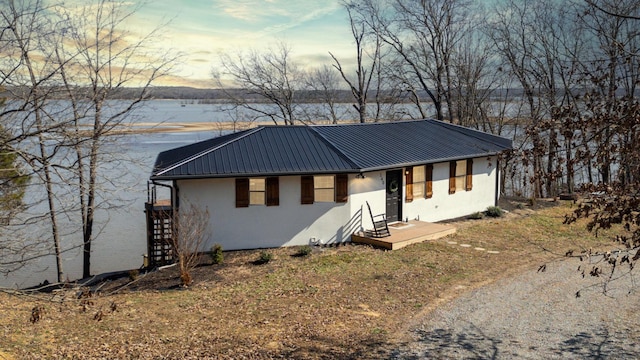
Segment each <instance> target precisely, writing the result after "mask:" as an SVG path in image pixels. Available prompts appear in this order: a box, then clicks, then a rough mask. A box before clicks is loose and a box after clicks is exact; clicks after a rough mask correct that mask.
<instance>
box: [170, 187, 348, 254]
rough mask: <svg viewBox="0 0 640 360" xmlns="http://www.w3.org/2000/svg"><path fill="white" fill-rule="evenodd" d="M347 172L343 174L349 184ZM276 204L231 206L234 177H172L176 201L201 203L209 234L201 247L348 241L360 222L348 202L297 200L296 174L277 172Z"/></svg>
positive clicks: (248, 246)
mask: <svg viewBox="0 0 640 360" xmlns="http://www.w3.org/2000/svg"><path fill="white" fill-rule="evenodd" d="M352 179H353V175H350V176H349V182H350V184H351V182H352ZM279 185H280V191H279V193H280V205H278V206H265V205H251V206H249V207H245V208H236V207H235V179H203V180H180V181H178V188H179V196H180V201H181V204H185V202H188V203H190V204H193V205H194V206H197V207H199V208H207V209H208V211H209V214H210V220H209V231H208V233H209V234H210V237H209V239H208V241H207V243H206V244H204V245H203V250H208V249H210V248H211V246H212V245H213V244H216V243H218V244H221V245H222V248H223V249H224V250H240V249H254V248H269V247H280V246H294V245H307V244H309V243H310V241H311V239H315V240H316V241H319V242H321V243H323V244H328V243H335V242H344V241H349V240H350V238H351V234H352V233H353V232H354V231H356V230H358V229H359V228H360V227H361V224H360V213H359V212H358V213H355V214H352V212H351V206H350V202H347V203H333V202H331V203H320V202H316V203H314V204H308V205H302V204H301V203H300V195H301V194H300V176H285V177H280V178H279Z"/></svg>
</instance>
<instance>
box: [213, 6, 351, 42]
mask: <svg viewBox="0 0 640 360" xmlns="http://www.w3.org/2000/svg"><path fill="white" fill-rule="evenodd" d="M340 7H341V5H340V3H339V2H338V0H324V1H318V0H297V1H291V0H270V1H264V0H248V1H238V0H217V1H215V2H214V8H215V9H216V10H218V11H220V12H221V13H223V14H225V15H227V16H229V17H231V18H233V19H236V20H239V21H240V23H244V25H247V24H249V28H254V29H256V31H255V32H254V33H253V34H252V37H262V36H265V35H272V34H275V33H279V32H282V31H285V30H287V29H290V28H293V27H296V26H299V25H302V24H304V23H306V22H308V21H312V20H315V19H317V18H320V17H322V16H324V15H327V14H330V13H332V12H334V11H336V10H337V9H339V8H340Z"/></svg>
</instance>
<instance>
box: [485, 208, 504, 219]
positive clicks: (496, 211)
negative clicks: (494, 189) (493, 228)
mask: <svg viewBox="0 0 640 360" xmlns="http://www.w3.org/2000/svg"><path fill="white" fill-rule="evenodd" d="M484 213H485V214H486V215H487V216H489V217H494V218H497V217H501V216H502V215H503V214H504V211H502V209H500V207H499V206H489V207H488V208H487V211H485V212H484Z"/></svg>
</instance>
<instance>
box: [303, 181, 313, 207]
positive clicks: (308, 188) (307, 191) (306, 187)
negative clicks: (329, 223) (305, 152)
mask: <svg viewBox="0 0 640 360" xmlns="http://www.w3.org/2000/svg"><path fill="white" fill-rule="evenodd" d="M300 203H301V204H313V176H302V177H301V178H300Z"/></svg>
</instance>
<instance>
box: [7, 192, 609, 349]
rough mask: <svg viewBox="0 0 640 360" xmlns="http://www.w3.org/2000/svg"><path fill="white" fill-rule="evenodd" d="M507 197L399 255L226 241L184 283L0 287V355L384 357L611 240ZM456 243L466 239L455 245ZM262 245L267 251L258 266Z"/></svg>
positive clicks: (150, 278)
mask: <svg viewBox="0 0 640 360" xmlns="http://www.w3.org/2000/svg"><path fill="white" fill-rule="evenodd" d="M505 201H506V202H504V203H503V204H502V206H503V207H504V208H505V209H507V210H510V211H509V213H507V214H506V216H504V217H503V218H500V219H493V218H485V219H483V220H467V219H458V221H456V222H455V224H456V226H458V233H457V234H455V235H452V236H450V237H448V238H445V239H441V240H436V241H430V242H425V243H422V244H416V245H412V246H409V247H406V248H404V249H401V250H396V251H383V250H380V249H375V248H372V247H369V246H361V245H351V244H348V245H341V246H338V247H314V248H313V252H312V253H311V254H310V255H308V256H297V253H298V251H299V248H295V247H293V248H279V249H268V250H256V251H234V252H225V253H224V262H223V264H217V265H213V264H211V259H210V258H209V257H206V256H205V257H203V259H202V260H203V261H202V263H201V266H199V267H197V268H196V269H195V270H194V271H193V274H192V276H193V278H194V279H195V282H194V285H193V286H191V287H189V288H184V287H181V286H180V279H179V274H178V271H177V269H176V268H175V267H172V268H166V269H163V270H160V271H153V272H149V273H136V272H132V273H131V274H130V275H129V276H124V277H121V278H119V279H111V280H108V281H105V282H102V283H100V284H96V285H94V286H93V287H92V288H91V289H84V291H83V289H76V288H67V289H60V290H57V291H54V292H51V293H46V294H41V293H18V294H15V293H12V294H7V293H5V294H2V293H0V311H1V312H2V314H1V315H2V316H0V358H8V359H12V358H17V359H22V358H24V359H40V358H53V359H59V358H74V359H95V358H109V359H184V358H187V359H188V358H192V359H196V358H197V359H202V358H205V359H206V358H210V359H232V358H233V359H262V358H265V359H267V358H269V359H270V358H287V359H291V358H293V359H336V358H347V359H370V358H387V357H388V355H389V354H390V351H392V349H394V348H395V347H396V346H397V344H398V343H400V342H403V341H406V339H407V336H409V333H410V329H412V328H414V327H415V326H416V325H417V324H420V323H421V321H422V319H424V318H425V316H426V315H427V314H429V313H430V312H431V311H432V310H433V309H435V308H437V307H438V306H439V305H441V304H443V303H447V302H448V301H450V300H451V299H454V298H456V297H457V296H459V295H460V294H464V293H466V292H468V291H470V290H472V289H475V288H478V287H480V286H483V285H485V284H489V283H492V282H494V281H496V280H497V279H500V278H503V277H505V276H508V275H512V274H515V273H518V272H520V271H523V270H524V269H531V268H534V267H537V266H539V265H540V264H541V263H544V262H547V261H553V259H557V258H560V257H562V254H565V252H566V251H567V250H568V249H571V250H574V251H581V250H583V249H588V248H596V247H599V246H602V244H610V242H609V241H610V240H609V238H608V237H607V236H606V234H601V236H600V237H599V238H595V237H594V236H592V234H589V233H588V232H587V231H586V230H585V229H584V223H583V222H580V223H578V224H573V225H570V226H569V225H563V224H562V220H563V219H564V214H566V213H568V212H569V211H571V206H572V205H571V203H568V202H561V203H556V202H552V201H545V202H540V201H538V202H537V203H536V204H527V202H526V200H514V199H505ZM531 205H534V206H531ZM454 243H455V244H454ZM463 243H464V244H469V245H470V247H461V246H459V245H456V244H463ZM476 247H482V248H486V249H492V250H493V253H488V252H487V251H476V250H474V249H475V248H476ZM261 251H267V252H269V253H270V254H272V256H273V260H272V261H270V262H268V263H266V264H263V265H255V261H256V260H257V259H258V257H259V255H260V252H261ZM576 276H577V275H576ZM88 290H90V291H88ZM34 318H35V320H34Z"/></svg>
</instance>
